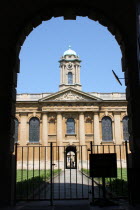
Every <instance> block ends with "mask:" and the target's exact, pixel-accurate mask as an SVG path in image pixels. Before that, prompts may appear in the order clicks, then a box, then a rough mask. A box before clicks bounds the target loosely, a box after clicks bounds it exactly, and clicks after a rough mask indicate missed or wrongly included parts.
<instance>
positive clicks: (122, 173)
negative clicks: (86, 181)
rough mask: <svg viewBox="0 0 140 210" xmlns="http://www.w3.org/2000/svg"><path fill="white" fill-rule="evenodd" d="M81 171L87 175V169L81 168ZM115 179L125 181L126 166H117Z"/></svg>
mask: <svg viewBox="0 0 140 210" xmlns="http://www.w3.org/2000/svg"><path fill="white" fill-rule="evenodd" d="M81 171H82V172H84V173H85V174H87V175H88V176H89V169H85V168H82V169H81ZM106 179H108V178H106ZM112 179H113V178H112ZM117 179H123V180H124V181H127V169H126V168H122V169H121V168H117Z"/></svg>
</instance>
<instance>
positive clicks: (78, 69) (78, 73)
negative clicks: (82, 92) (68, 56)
mask: <svg viewBox="0 0 140 210" xmlns="http://www.w3.org/2000/svg"><path fill="white" fill-rule="evenodd" d="M77 83H78V84H80V67H79V66H77Z"/></svg>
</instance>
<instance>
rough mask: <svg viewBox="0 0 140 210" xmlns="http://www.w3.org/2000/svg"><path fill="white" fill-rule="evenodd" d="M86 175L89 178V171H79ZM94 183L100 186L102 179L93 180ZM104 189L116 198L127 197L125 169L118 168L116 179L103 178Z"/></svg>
mask: <svg viewBox="0 0 140 210" xmlns="http://www.w3.org/2000/svg"><path fill="white" fill-rule="evenodd" d="M81 171H82V172H84V173H85V174H86V175H88V176H89V169H85V168H83V169H81ZM95 181H96V182H99V183H100V184H102V178H95ZM105 183H106V188H107V189H109V191H111V192H112V193H114V195H116V196H120V197H121V196H123V197H127V195H128V183H127V169H126V168H122V169H121V168H118V169H117V178H105Z"/></svg>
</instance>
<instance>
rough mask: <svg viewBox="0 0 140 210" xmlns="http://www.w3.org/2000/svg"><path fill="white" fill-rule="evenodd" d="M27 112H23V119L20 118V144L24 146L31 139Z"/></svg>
mask: <svg viewBox="0 0 140 210" xmlns="http://www.w3.org/2000/svg"><path fill="white" fill-rule="evenodd" d="M27 117H28V116H27V114H26V113H22V114H21V119H20V131H19V132H20V134H19V135H20V142H19V143H20V144H21V145H22V146H24V145H26V144H27V142H28V141H29V132H28V131H29V128H28V127H29V124H28V123H27Z"/></svg>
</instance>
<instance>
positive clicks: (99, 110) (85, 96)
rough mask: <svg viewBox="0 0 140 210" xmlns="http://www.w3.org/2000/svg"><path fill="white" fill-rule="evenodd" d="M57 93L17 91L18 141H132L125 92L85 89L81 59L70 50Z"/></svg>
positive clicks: (58, 143) (59, 143) (64, 58)
mask: <svg viewBox="0 0 140 210" xmlns="http://www.w3.org/2000/svg"><path fill="white" fill-rule="evenodd" d="M59 63H60V85H59V91H58V92H56V93H39V94H28V93H27V94H17V100H16V119H15V122H16V123H15V124H16V129H15V141H16V142H17V143H18V144H19V145H21V146H27V145H32V146H37V145H42V146H49V145H50V143H51V142H52V143H53V145H54V146H65V147H68V146H70V145H76V146H79V145H87V147H88V148H89V147H90V142H91V141H92V142H93V145H118V144H119V145H122V144H124V140H128V137H129V134H128V117H127V101H126V96H125V93H97V92H90V93H87V92H83V91H82V90H81V89H82V85H81V83H80V63H81V60H80V59H79V57H78V56H77V54H76V52H75V51H73V50H72V49H70V48H69V49H68V50H67V51H65V52H64V54H63V56H62V57H61V59H60V61H59Z"/></svg>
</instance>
